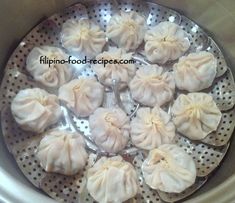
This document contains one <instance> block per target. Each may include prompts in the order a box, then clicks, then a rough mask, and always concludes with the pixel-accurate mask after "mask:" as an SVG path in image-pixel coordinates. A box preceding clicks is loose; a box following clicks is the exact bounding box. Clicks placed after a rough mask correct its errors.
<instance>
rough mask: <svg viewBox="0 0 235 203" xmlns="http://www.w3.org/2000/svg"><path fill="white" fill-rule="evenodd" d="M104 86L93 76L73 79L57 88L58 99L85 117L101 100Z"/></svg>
mask: <svg viewBox="0 0 235 203" xmlns="http://www.w3.org/2000/svg"><path fill="white" fill-rule="evenodd" d="M103 97H104V87H103V86H102V85H101V84H100V83H99V82H97V81H96V79H95V78H80V79H74V80H72V81H70V82H69V83H67V84H65V85H63V86H61V87H60V89H59V99H60V100H61V101H63V102H65V104H66V105H67V107H68V108H69V109H71V110H72V111H73V112H74V113H75V114H76V115H77V116H80V117H87V116H89V115H90V114H92V113H93V112H94V111H95V110H96V109H97V108H98V107H99V106H100V105H101V104H102V102H103Z"/></svg>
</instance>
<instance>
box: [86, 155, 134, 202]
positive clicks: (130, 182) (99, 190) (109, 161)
mask: <svg viewBox="0 0 235 203" xmlns="http://www.w3.org/2000/svg"><path fill="white" fill-rule="evenodd" d="M87 189H88V191H89V193H90V194H91V196H92V197H93V198H94V199H95V200H96V201H98V202H102V203H110V202H115V203H120V202H125V201H126V200H128V199H130V198H132V197H134V196H135V195H136V194H137V191H138V179H137V174H136V172H135V169H134V167H133V166H132V165H131V164H130V163H128V162H126V161H124V160H123V159H122V157H121V156H116V157H112V158H107V157H102V158H101V159H100V160H98V161H97V162H96V163H95V165H94V166H93V167H92V168H90V169H88V173H87Z"/></svg>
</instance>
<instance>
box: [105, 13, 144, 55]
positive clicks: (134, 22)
mask: <svg viewBox="0 0 235 203" xmlns="http://www.w3.org/2000/svg"><path fill="white" fill-rule="evenodd" d="M146 30H147V23H146V19H145V18H144V17H143V16H141V15H139V14H138V13H136V12H135V11H130V12H123V11H120V13H119V14H116V15H114V16H112V18H111V19H110V21H109V23H108V25H107V29H106V35H107V37H108V38H109V39H111V40H112V41H113V42H114V43H115V44H116V45H117V46H118V47H120V48H123V49H125V50H126V51H129V50H135V49H137V48H138V46H139V45H140V44H141V43H142V41H143V39H144V35H145V32H146Z"/></svg>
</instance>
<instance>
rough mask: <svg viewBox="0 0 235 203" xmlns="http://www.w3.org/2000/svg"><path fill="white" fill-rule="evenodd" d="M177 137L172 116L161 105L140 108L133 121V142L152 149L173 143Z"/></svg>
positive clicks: (138, 145) (140, 146) (143, 147)
mask: <svg viewBox="0 0 235 203" xmlns="http://www.w3.org/2000/svg"><path fill="white" fill-rule="evenodd" d="M174 137H175V126H174V124H173V122H172V121H171V117H170V115H169V114H167V113H166V112H165V111H163V110H162V109H161V108H160V107H158V106H155V107H154V108H153V109H150V108H140V109H139V110H138V111H137V113H136V117H135V118H133V120H132V121H131V140H132V143H133V144H134V145H135V146H137V147H139V148H142V149H146V150H150V149H154V148H156V147H159V146H160V145H162V144H167V143H171V142H172V140H173V138H174Z"/></svg>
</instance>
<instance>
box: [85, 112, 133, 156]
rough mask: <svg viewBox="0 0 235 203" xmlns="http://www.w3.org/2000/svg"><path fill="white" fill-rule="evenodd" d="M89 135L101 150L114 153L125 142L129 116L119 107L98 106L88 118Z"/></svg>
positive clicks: (128, 130) (127, 136)
mask: <svg viewBox="0 0 235 203" xmlns="http://www.w3.org/2000/svg"><path fill="white" fill-rule="evenodd" d="M89 125H90V130H91V137H92V139H93V140H94V141H95V143H96V144H97V145H98V146H99V147H100V148H101V149H103V150H105V151H107V152H110V153H116V152H118V151H121V150H122V149H123V148H124V147H125V146H126V144H127V142H128V139H129V133H130V124H129V118H128V117H127V116H126V113H125V112H123V111H122V110H121V109H120V108H112V109H111V108H110V109H107V108H98V109H97V110H96V111H95V112H94V114H93V115H91V116H90V118H89Z"/></svg>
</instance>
